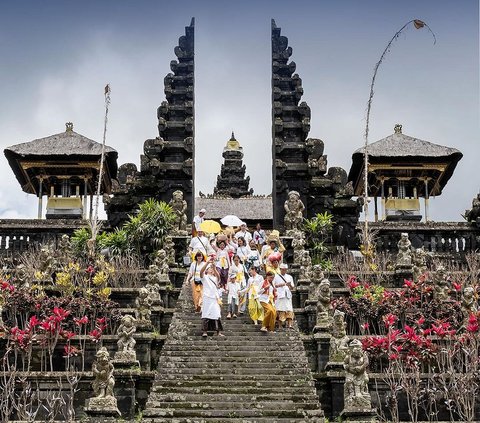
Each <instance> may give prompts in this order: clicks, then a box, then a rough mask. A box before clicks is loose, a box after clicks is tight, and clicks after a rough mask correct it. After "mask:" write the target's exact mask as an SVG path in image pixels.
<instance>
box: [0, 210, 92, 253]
mask: <svg viewBox="0 0 480 423" xmlns="http://www.w3.org/2000/svg"><path fill="white" fill-rule="evenodd" d="M87 225H88V223H87V221H86V220H80V219H51V220H45V219H1V220H0V257H5V256H10V257H11V256H15V255H17V254H20V253H22V252H24V251H26V250H27V249H28V248H31V247H32V246H34V245H40V244H44V243H50V244H53V245H55V246H57V245H58V243H59V241H60V239H61V237H62V235H64V234H67V235H71V234H72V233H73V231H75V230H76V229H79V228H82V227H86V226H87Z"/></svg>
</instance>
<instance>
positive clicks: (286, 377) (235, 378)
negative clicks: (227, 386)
mask: <svg viewBox="0 0 480 423" xmlns="http://www.w3.org/2000/svg"><path fill="white" fill-rule="evenodd" d="M192 380H196V381H198V382H200V383H204V384H214V383H217V382H219V381H227V382H228V381H230V383H231V384H232V383H233V382H235V384H237V383H239V384H240V383H242V384H246V385H249V384H250V385H252V384H257V382H260V383H262V381H265V380H269V381H270V382H272V383H273V382H281V383H283V384H284V385H285V384H290V383H295V382H298V383H303V384H305V383H307V382H309V381H311V382H310V383H311V386H314V384H313V380H312V379H310V378H308V376H307V375H306V374H302V375H299V374H281V375H278V374H275V375H272V374H267V375H259V374H252V373H250V374H241V373H236V374H229V375H218V373H205V374H194V373H191V374H185V373H175V374H173V373H172V372H171V369H169V371H168V373H167V374H164V375H161V376H158V377H157V378H156V379H155V383H163V382H164V381H175V382H178V383H182V384H183V382H185V381H192ZM262 385H263V386H265V385H268V383H266V382H265V383H262ZM257 386H260V385H257ZM299 386H301V385H299Z"/></svg>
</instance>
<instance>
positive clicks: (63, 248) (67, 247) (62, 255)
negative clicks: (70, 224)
mask: <svg viewBox="0 0 480 423" xmlns="http://www.w3.org/2000/svg"><path fill="white" fill-rule="evenodd" d="M71 253H72V244H71V242H70V237H69V236H68V235H67V234H63V235H62V237H61V238H60V241H59V242H58V249H57V257H58V258H59V259H60V261H62V262H63V263H66V262H67V261H68V258H69V257H70V256H71Z"/></svg>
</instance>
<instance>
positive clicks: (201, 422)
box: [142, 417, 324, 423]
mask: <svg viewBox="0 0 480 423" xmlns="http://www.w3.org/2000/svg"><path fill="white" fill-rule="evenodd" d="M210 422H211V423H228V422H235V423H283V422H284V423H323V422H324V419H323V418H315V417H310V418H306V417H300V418H291V417H286V418H278V417H275V418H272V417H255V418H245V417H243V418H241V419H239V418H238V417H220V418H217V417H204V418H191V417H186V418H178V417H175V418H161V417H155V418H154V419H149V418H142V423H210Z"/></svg>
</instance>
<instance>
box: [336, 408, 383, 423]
mask: <svg viewBox="0 0 480 423" xmlns="http://www.w3.org/2000/svg"><path fill="white" fill-rule="evenodd" d="M340 417H341V419H342V421H344V422H357V423H371V422H378V418H377V412H376V410H375V409H373V408H372V409H362V408H356V409H355V408H354V409H348V410H347V409H345V410H343V411H342V412H341V414H340Z"/></svg>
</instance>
